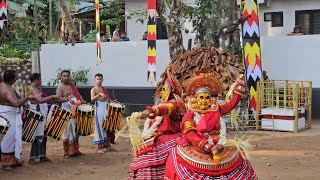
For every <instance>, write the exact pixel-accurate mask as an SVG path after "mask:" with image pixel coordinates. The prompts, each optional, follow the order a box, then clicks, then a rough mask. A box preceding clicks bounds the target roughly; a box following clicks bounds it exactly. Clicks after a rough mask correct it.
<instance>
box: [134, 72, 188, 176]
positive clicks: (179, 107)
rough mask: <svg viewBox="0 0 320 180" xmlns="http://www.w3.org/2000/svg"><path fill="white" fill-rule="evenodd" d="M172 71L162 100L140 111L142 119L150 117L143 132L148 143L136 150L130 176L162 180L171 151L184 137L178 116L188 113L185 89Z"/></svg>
mask: <svg viewBox="0 0 320 180" xmlns="http://www.w3.org/2000/svg"><path fill="white" fill-rule="evenodd" d="M170 70H171V68H170V67H168V68H167V79H166V82H165V84H164V85H163V87H162V91H161V98H162V101H163V103H161V104H160V105H156V106H153V107H151V106H148V107H146V109H145V110H144V111H143V112H142V114H141V118H142V119H145V118H147V120H146V121H145V124H144V130H143V132H142V138H143V140H144V142H145V143H144V145H143V147H142V148H141V149H140V150H139V151H135V152H133V155H134V158H133V159H132V162H131V164H130V167H129V169H130V174H129V179H159V180H160V179H163V178H164V170H165V163H166V160H167V157H168V156H169V153H170V150H171V149H172V148H174V147H175V146H176V143H177V141H178V140H179V139H180V137H181V136H182V133H181V130H180V122H181V121H180V118H179V117H180V115H181V112H185V106H184V103H183V101H182V100H181V98H180V96H181V94H182V88H181V85H180V84H179V81H178V80H177V79H176V78H174V77H173V76H172V75H171V72H170Z"/></svg>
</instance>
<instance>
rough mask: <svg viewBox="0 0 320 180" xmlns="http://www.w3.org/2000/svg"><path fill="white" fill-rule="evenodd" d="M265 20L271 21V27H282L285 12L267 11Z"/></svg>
mask: <svg viewBox="0 0 320 180" xmlns="http://www.w3.org/2000/svg"><path fill="white" fill-rule="evenodd" d="M264 21H265V22H267V21H271V27H282V26H283V12H265V13H264Z"/></svg>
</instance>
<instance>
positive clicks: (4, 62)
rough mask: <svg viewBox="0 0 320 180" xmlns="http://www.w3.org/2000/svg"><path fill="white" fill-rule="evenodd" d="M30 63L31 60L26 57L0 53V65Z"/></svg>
mask: <svg viewBox="0 0 320 180" xmlns="http://www.w3.org/2000/svg"><path fill="white" fill-rule="evenodd" d="M30 63H31V61H30V60H27V59H20V58H12V57H11V58H7V57H4V56H1V55H0V65H25V64H30Z"/></svg>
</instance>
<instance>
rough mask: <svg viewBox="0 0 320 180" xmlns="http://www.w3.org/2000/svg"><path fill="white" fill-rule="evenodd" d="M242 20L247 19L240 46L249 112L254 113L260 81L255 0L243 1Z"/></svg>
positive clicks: (260, 69) (259, 54)
mask: <svg viewBox="0 0 320 180" xmlns="http://www.w3.org/2000/svg"><path fill="white" fill-rule="evenodd" d="M242 5H243V10H242V18H245V17H248V16H249V19H248V20H246V21H244V22H243V23H242V46H243V54H244V66H245V70H246V82H247V86H248V90H249V93H250V106H249V108H250V110H252V111H254V112H255V111H256V99H257V82H258V81H259V80H262V66H261V49H260V31H259V5H258V2H257V0H244V4H242Z"/></svg>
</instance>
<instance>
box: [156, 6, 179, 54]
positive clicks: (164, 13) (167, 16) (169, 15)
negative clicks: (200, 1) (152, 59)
mask: <svg viewBox="0 0 320 180" xmlns="http://www.w3.org/2000/svg"><path fill="white" fill-rule="evenodd" d="M182 9H183V2H182V1H181V0H171V2H170V3H169V1H168V0H158V1H157V12H158V15H159V17H160V18H161V20H162V21H163V22H164V23H165V25H166V28H167V34H168V41H169V53H170V58H171V60H173V59H175V58H174V57H175V56H177V55H178V54H181V53H183V52H184V50H185V49H184V46H183V38H182V32H181V22H180V17H181V13H182Z"/></svg>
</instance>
